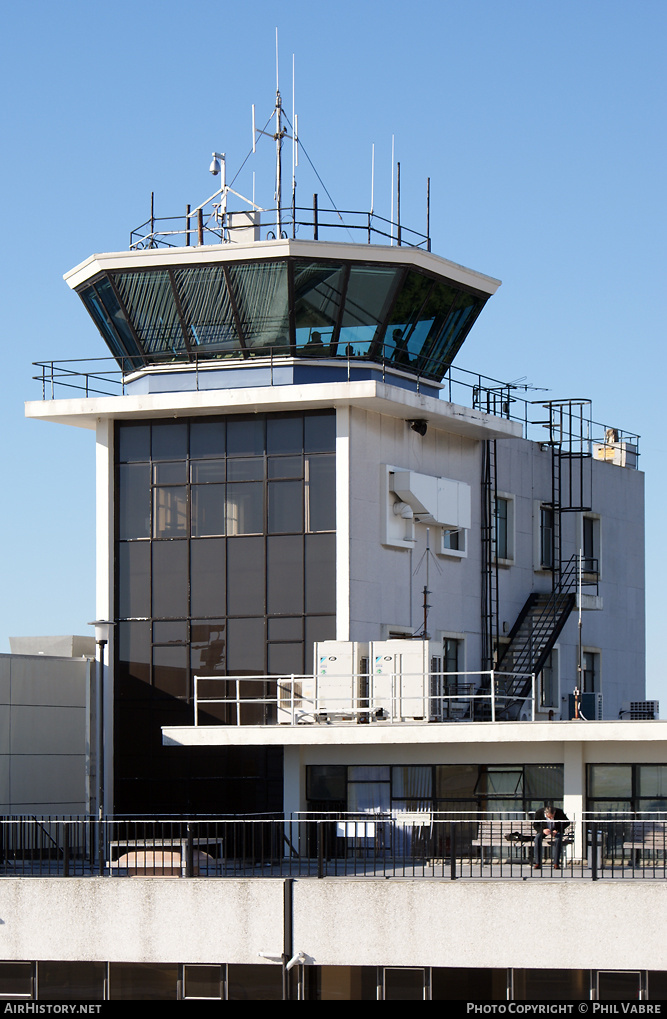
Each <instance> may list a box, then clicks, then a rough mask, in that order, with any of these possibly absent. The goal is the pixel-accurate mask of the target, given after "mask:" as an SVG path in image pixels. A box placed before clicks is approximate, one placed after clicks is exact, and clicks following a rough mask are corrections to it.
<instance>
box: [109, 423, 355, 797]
mask: <svg viewBox="0 0 667 1019" xmlns="http://www.w3.org/2000/svg"><path fill="white" fill-rule="evenodd" d="M126 433H127V434H126ZM334 448H335V413H334V412H331V411H327V412H324V413H322V412H308V413H305V414H293V413H290V414H287V415H270V414H269V415H263V414H252V415H243V416H240V417H233V418H228V419H221V418H212V419H210V420H209V419H206V420H202V419H194V420H191V421H189V420H179V421H176V422H174V421H158V422H152V423H148V424H142V425H140V426H138V425H136V424H131V425H130V424H128V425H125V424H123V423H119V424H118V426H117V441H116V450H117V454H118V465H117V474H116V479H117V480H116V484H117V489H116V493H117V516H116V519H117V545H116V618H117V621H118V626H117V630H116V633H117V636H118V640H117V655H118V684H117V688H116V697H117V701H118V704H119V705H120V703H121V702H122V703H123V704H124V705H125V706H126V709H127V710H125V709H124V710H122V711H121V710H120V708H119V710H118V712H117V718H116V723H117V724H116V734H117V748H118V753H117V783H116V787H117V789H118V790H120V792H119V793H118V801H117V802H118V804H119V806H120V804H126V805H127V806H126V809H130V804H131V805H132V808H133V809H147V810H150V811H152V812H154V811H155V810H159V809H164V808H160V806H159V804H160V803H162V799H160V796H161V795H162V794H160V795H158V792H157V789H156V787H155V786H154V785H150V783H149V784H147V785H142V782H143V779H144V778H146V780H148V776H149V774H150V775H152V776H154V779H151V782H153V781H155V782H157V781H158V780H159V779H158V776H160V777H161V778H163V777H164V775H166V774H170V773H172V774H173V775H174V776H176V775H178V776H180V775H183V776H185V775H188V774H190V775H192V776H194V775H196V774H197V773H198V770H197V769H198V768H199V764H196V765H193V763H192V762H190V763H188V761H189V759H190V758H192V759H193V760H195V759H197V760H198V759H201V760H202V761H203V760H204V758H205V756H206V755H205V754H203V753H202V751H200V750H198V751H195V750H192V751H190V750H187V749H184V750H179V751H177V752H174V750H173V749H172V748H163V747H162V745H161V732H160V726H161V725H166V724H191V723H192V719H193V715H192V711H193V709H192V704H191V699H192V695H193V677H194V676H195V675H209V676H224V675H225V674H229V675H232V674H235V675H237V676H243V675H245V676H248V675H260V676H261V675H267V674H268V673H269V672H273V673H284V672H296V673H301V672H303V671H304V669H306V670H307V669H310V668H311V667H312V647H311V646H310V645H311V644H312V642H313V641H317V640H324V639H327V638H332V637H333V636H334V635H335V617H334V613H335V533H334V527H335V459H334V455H333V451H334ZM121 457H122V458H123V460H122V461H121ZM242 686H243V684H242ZM274 686H275V685H274ZM260 687H261V689H259V688H258V689H255V687H254V684H253V683H250V684H247V687H246V686H244V687H243V691H244V692H243V693H242V698H243V699H244V700H245V701H249V700H250V701H251V700H253V699H254V700H256V701H258V702H261V701H263V700H264V699H266V698H267V697H269V695H270V692H271V691H270V683H268V681H267V683H263V684H260ZM218 695H220V694H219V692H218V694H216V693H215V691H212V692H211V693H210V696H211V697H215V696H218ZM274 695H275V694H274ZM207 696H209V695H208V694H207ZM220 696H223V697H228V698H231V699H232V701H233V700H234V698H235V684H233V683H232V684H231V685H229V689H228V690H227V691H226V692H223V693H222V694H221V695H220ZM235 712H236V708H235V707H234V706H233V704H232V705H230V706H229V707H226V706H225V705H223V706H222V708H218V707H215V706H213V705H212V706H211V708H210V709H207V711H205V712H204V714H203V717H205V719H207V720H210V721H212V722H217V723H218V724H220V723H221V722H222V723H228V724H235V722H236V721H237V719H236V714H235ZM269 715H270V712H269V711H268V708H265V707H264V706H262V705H261V703H260V704H259V705H257V706H253V705H251V704H244V706H243V709H242V712H241V722H242V723H245V722H252V721H257V722H262V721H267V720H268V718H269ZM141 733H144V734H145V736H146V738H145V739H143V738H140V734H141ZM149 747H150V748H151V749H150V750H149ZM271 753H273V752H272V751H267V750H261V751H260V750H257V749H255V750H253V751H251V752H250V751H249V752H248V754H249V755H250V756H254V757H257V758H259V757H260V756H263V758H266V759H267V760H268V757H269V756H270V755H271ZM234 754H237V751H234ZM241 756H243V755H241ZM246 756H247V755H246ZM223 758H224V754H220V753H217V754H216V760H217V761H221V760H222V759H223ZM230 759H231V758H230ZM260 770H261V769H260ZM142 776H143V778H142ZM121 779H122V780H121ZM239 781H240V780H239ZM131 783H133V785H132V786H131V785H130V784H131ZM212 787H213V783H211V784H210V785H207V784H206V783H204V781H203V780H202V782H201V783H198V782H196V781H194V779H193V780H192V781H190V782H189V783H185V781H184V780H183V781H181V779H180V778H179V779H178V781H176V778H174V781H173V782H171V784H170V785H169V792H170V797H169V801H168V804H167V805H168V806H169V807H170V809H171V811H172V812H173V810H175V809H177V807H176V805H177V803H181V804H182V803H192V802H194V801H195V800H196V801H197V802H199V803H201V804H202V807H201V808H200V809H207V806H208V804H206V801H205V799H202V797H205V796H206V795H207V793H206V792H205V789H209V788H212ZM130 788H131V789H132V795H131V796H129V797H128V795H127V791H128V790H129V789H130ZM149 789H150V793H149ZM123 790H124V791H123ZM142 790H143V791H142ZM267 790H268V787H267ZM267 790H265V793H263V794H262V796H264V795H268V794H269V793H268V791H267ZM142 797H143V799H142ZM179 797H182V799H180V800H179ZM216 797H217V799H216V801H215V802H217V803H219V804H220V805H222V804H223V803H227V804H230V803H231V801H232V799H234V797H236V799H234V803H235V804H236V803H237V802H238V805H239V808H240V809H245V810H248V809H250V806H249V800H248V796H246V797H245V800H244V797H243V796H242V795H241V793H240V792H238V795H237V792H232V789H231V786H225V783H223V782H220V783H218V786H217V787H216ZM250 800H252V801H253V802H256V803H258V809H264V807H263V804H265V803H266V802H267V801H266V799H259V800H257V799H256V798H255V797H254V795H253V796H250ZM180 809H185V807H183V806H181V808H180ZM217 809H222V806H219V807H218V808H217Z"/></svg>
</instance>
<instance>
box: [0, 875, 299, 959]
mask: <svg viewBox="0 0 667 1019" xmlns="http://www.w3.org/2000/svg"><path fill="white" fill-rule="evenodd" d="M282 943H283V882H282V881H281V880H279V879H276V880H275V881H274V880H271V879H270V878H268V879H266V880H261V881H253V880H245V881H244V880H238V881H236V880H233V879H230V880H215V879H212V878H208V879H204V878H191V879H188V880H181V879H179V878H2V879H0V959H5V960H18V959H38V960H39V959H53V960H59V961H82V960H101V961H109V962H202V963H206V962H209V963H213V962H215V963H217V962H236V963H249V962H251V963H261V962H262V960H261V958H259V953H260V952H278V953H280V952H281V951H282Z"/></svg>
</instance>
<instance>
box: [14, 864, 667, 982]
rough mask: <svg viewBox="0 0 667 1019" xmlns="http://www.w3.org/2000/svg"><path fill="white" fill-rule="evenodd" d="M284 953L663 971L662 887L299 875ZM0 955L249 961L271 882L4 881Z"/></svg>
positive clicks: (346, 961) (276, 937) (353, 959)
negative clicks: (287, 948)
mask: <svg viewBox="0 0 667 1019" xmlns="http://www.w3.org/2000/svg"><path fill="white" fill-rule="evenodd" d="M293 910H294V912H293V917H294V932H293V948H294V951H295V952H299V951H302V952H304V953H305V954H306V956H307V959H308V962H309V963H310V964H315V965H329V966H351V965H356V966H359V965H366V966H375V965H392V966H450V967H458V966H461V967H465V966H470V967H505V966H507V967H516V968H538V969H539V968H563V969H570V968H573V969H578V968H593V969H603V968H609V969H634V968H636V969H664V967H665V963H664V942H665V937H666V936H667V921H666V920H665V916H666V915H667V883H665V882H660V881H650V880H646V881H642V880H634V881H630V880H628V881H611V880H609V881H598V882H592V881H585V880H583V879H582V880H577V879H571V880H561V881H553V882H552V881H544V880H534V881H502V880H496V881H465V880H457V881H451V880H428V879H423V880H401V879H394V880H376V879H373V878H371V879H359V878H354V879H347V878H325V879H323V880H319V881H318V880H317V879H316V878H307V879H301V880H296V881H295V882H294V885H293ZM0 921H1V922H0V957H1V958H3V959H5V960H8V961H9V960H19V959H38V960H39V959H53V960H62V961H67V960H73V961H74V960H102V961H105V960H108V961H124V962H190V963H220V962H232V963H261V962H262V959H261V958H260V954H259V953H261V952H268V953H272V952H280V951H282V947H283V882H282V880H279V879H271V878H266V879H255V880H240V879H239V880H236V879H232V878H230V879H215V878H208V879H206V878H200V879H197V878H194V879H190V880H180V879H167V878H147V879H146V878H88V879H85V878H84V879H75V878H68V879H63V878H60V879H48V878H27V879H23V880H20V879H18V880H17V879H4V880H3V881H2V882H0Z"/></svg>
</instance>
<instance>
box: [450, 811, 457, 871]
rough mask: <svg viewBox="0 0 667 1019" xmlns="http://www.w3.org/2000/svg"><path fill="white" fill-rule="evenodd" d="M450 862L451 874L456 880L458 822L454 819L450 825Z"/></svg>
mask: <svg viewBox="0 0 667 1019" xmlns="http://www.w3.org/2000/svg"><path fill="white" fill-rule="evenodd" d="M449 863H450V875H449V876H450V878H451V879H452V881H456V823H455V822H454V821H451V822H450V825H449Z"/></svg>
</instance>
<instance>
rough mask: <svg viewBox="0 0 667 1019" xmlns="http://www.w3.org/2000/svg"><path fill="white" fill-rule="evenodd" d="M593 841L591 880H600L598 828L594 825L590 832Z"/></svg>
mask: <svg viewBox="0 0 667 1019" xmlns="http://www.w3.org/2000/svg"><path fill="white" fill-rule="evenodd" d="M590 839H591V880H593V881H597V880H598V826H597V824H595V823H593V827H592V828H591V831H590Z"/></svg>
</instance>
